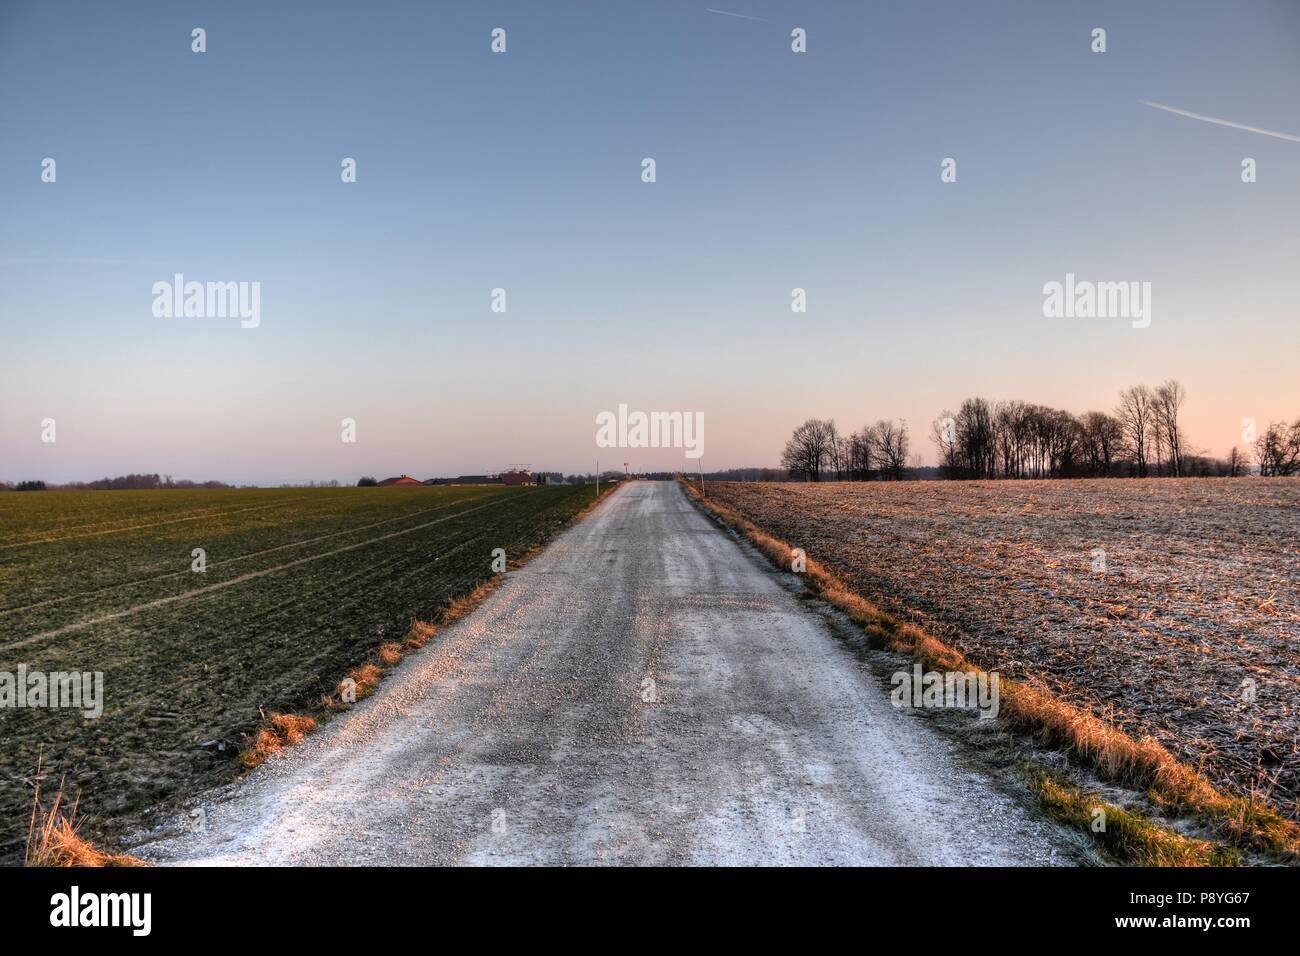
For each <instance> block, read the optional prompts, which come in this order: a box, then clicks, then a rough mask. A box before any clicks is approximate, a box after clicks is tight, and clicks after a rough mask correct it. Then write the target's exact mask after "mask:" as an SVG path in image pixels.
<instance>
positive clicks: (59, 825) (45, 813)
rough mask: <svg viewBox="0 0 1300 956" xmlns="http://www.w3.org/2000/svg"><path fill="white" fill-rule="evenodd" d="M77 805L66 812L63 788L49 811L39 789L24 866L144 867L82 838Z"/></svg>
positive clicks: (74, 804) (38, 788)
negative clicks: (42, 800) (100, 848)
mask: <svg viewBox="0 0 1300 956" xmlns="http://www.w3.org/2000/svg"><path fill="white" fill-rule="evenodd" d="M80 830H81V821H80V820H78V819H77V804H76V803H75V802H74V803H73V804H72V805H71V806H70V807H68V808H67V810H66V812H65V811H64V797H63V788H62V787H60V788H59V791H58V793H56V794H55V795H54V802H53V803H52V804H51V805H50V806H49V807H48V808H47V807H44V806H43V805H42V804H41V789H40V787H39V786H38V787H37V788H36V793H35V795H34V796H33V798H32V818H31V823H30V824H29V825H28V828H27V846H26V848H25V849H24V851H23V866H145V865H146V864H145V862H144V861H143V860H139V859H136V858H135V857H133V856H129V855H127V854H125V853H103V852H101V851H99V850H96V849H95V848H94V847H93V846H91V845H90V844H89V843H88V842H87V841H86V840H85V838H83V837H82V836H81V833H80Z"/></svg>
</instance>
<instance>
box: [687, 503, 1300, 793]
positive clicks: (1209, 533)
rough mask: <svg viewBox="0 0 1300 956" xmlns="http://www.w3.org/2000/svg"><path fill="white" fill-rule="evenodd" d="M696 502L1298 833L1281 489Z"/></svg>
mask: <svg viewBox="0 0 1300 956" xmlns="http://www.w3.org/2000/svg"><path fill="white" fill-rule="evenodd" d="M708 492H709V496H710V497H712V498H715V499H717V500H720V501H722V502H724V503H726V504H728V505H730V506H731V507H733V508H735V509H737V510H738V511H740V512H742V513H743V514H745V515H746V516H748V517H749V518H750V520H751V521H753V522H755V523H756V524H758V525H759V526H760V527H762V528H764V529H765V530H767V531H769V532H771V533H772V534H774V535H776V536H777V537H779V538H781V539H783V540H785V541H786V542H788V543H789V544H791V545H792V546H793V547H799V548H803V549H805V550H806V551H807V553H808V556H809V557H810V558H815V559H818V560H820V561H822V562H823V563H825V564H826V565H828V566H829V567H830V568H832V569H833V570H835V571H837V572H838V573H839V574H841V575H842V576H843V577H845V578H846V579H848V580H849V581H850V582H851V583H853V584H854V585H855V586H856V587H857V588H858V589H859V590H860V591H861V592H862V593H863V594H864V595H865V596H867V597H868V598H871V599H873V600H875V601H877V602H878V603H880V604H882V605H884V606H886V607H888V608H889V609H891V610H893V611H895V612H901V613H903V614H905V615H908V616H911V617H913V618H915V619H917V620H918V621H919V622H920V623H922V624H924V625H925V626H927V627H928V628H929V629H931V630H932V631H934V632H935V633H937V634H938V635H940V636H942V637H944V638H945V639H947V640H948V641H949V642H951V643H953V644H954V645H956V646H957V647H959V648H960V649H961V650H962V651H963V652H964V653H965V654H966V655H967V656H968V657H970V658H971V659H973V660H975V661H976V662H977V663H979V664H980V665H982V666H984V667H986V668H990V669H996V670H998V671H1000V672H1001V673H1002V674H1004V675H1005V676H1007V677H1012V678H1019V679H1029V680H1033V679H1041V680H1043V681H1045V682H1046V683H1047V684H1048V685H1049V686H1050V687H1051V688H1053V689H1054V690H1055V691H1056V692H1058V693H1059V694H1060V695H1062V696H1063V697H1065V698H1066V699H1068V700H1071V701H1072V702H1075V703H1081V704H1086V705H1088V706H1090V707H1092V708H1093V709H1094V710H1095V711H1097V712H1099V713H1105V714H1107V715H1109V716H1110V717H1111V719H1113V720H1114V721H1115V722H1116V723H1118V724H1119V725H1120V726H1122V727H1124V728H1125V729H1126V730H1128V731H1129V732H1131V733H1135V734H1151V735H1154V736H1155V737H1156V738H1157V739H1159V740H1160V741H1161V742H1162V743H1163V744H1165V745H1166V746H1167V747H1168V748H1169V749H1170V750H1172V751H1173V752H1174V753H1175V754H1177V755H1178V756H1180V757H1181V758H1183V759H1184V760H1186V761H1187V762H1189V763H1191V764H1193V765H1195V766H1197V767H1200V768H1201V769H1202V770H1203V771H1204V772H1205V773H1206V774H1207V775H1208V776H1209V777H1210V778H1211V779H1212V780H1215V781H1216V782H1219V783H1222V784H1224V785H1226V786H1228V787H1230V788H1232V789H1234V790H1237V791H1239V792H1240V791H1243V790H1247V789H1252V788H1255V789H1259V790H1260V791H1262V792H1264V793H1266V794H1268V795H1269V798H1270V799H1271V800H1272V801H1273V802H1274V803H1275V805H1277V806H1278V808H1279V809H1280V810H1282V811H1283V812H1284V813H1286V814H1288V815H1290V816H1292V817H1295V816H1297V815H1300V811H1298V809H1297V797H1298V796H1300V743H1298V742H1297V741H1298V738H1300V551H1298V550H1297V549H1300V480H1296V479H1287V478H1277V479H1250V478H1238V479H1199V478H1188V479H1145V480H1122V479H1104V480H1093V481H1051V482H1045V481H996V482H959V481H944V482H866V483H849V482H844V483H823V484H761V483H740V482H718V483H710V485H709V488H708Z"/></svg>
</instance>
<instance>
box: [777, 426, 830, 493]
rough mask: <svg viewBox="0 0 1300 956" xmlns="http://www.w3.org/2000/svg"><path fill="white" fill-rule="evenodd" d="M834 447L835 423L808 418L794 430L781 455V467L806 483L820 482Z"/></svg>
mask: <svg viewBox="0 0 1300 956" xmlns="http://www.w3.org/2000/svg"><path fill="white" fill-rule="evenodd" d="M834 445H835V423H834V422H832V421H828V420H826V419H821V418H810V419H808V420H807V421H806V422H804V423H803V424H802V425H800V426H799V427H798V428H796V429H795V430H794V434H792V435H791V436H790V440H789V441H788V442H786V445H785V451H783V452H782V453H781V466H782V467H783V468H786V469H788V470H789V471H790V473H791V474H792V475H802V476H803V477H804V478H805V479H807V480H808V481H821V480H822V470H823V469H824V468H825V466H826V465H827V464H828V463H829V460H830V457H831V453H832V447H833V446H834Z"/></svg>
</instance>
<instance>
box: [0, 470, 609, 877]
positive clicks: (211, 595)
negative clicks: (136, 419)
mask: <svg viewBox="0 0 1300 956" xmlns="http://www.w3.org/2000/svg"><path fill="white" fill-rule="evenodd" d="M594 495H595V492H594V490H593V489H592V488H591V487H590V486H586V487H583V486H574V487H540V488H505V487H500V486H488V487H465V488H447V487H441V488H433V487H429V488H337V489H308V488H300V489H276V490H270V489H255V490H233V489H232V490H192V491H190V490H168V491H91V492H62V491H48V492H32V493H11V494H4V495H0V672H9V673H12V674H16V673H17V671H18V667H19V665H20V664H26V665H27V668H28V669H29V671H30V670H40V671H44V672H54V671H74V670H75V671H82V672H85V671H89V672H94V671H101V672H103V674H104V694H103V699H104V713H103V716H102V717H100V718H98V719H94V720H87V719H86V718H85V717H84V716H83V715H82V714H81V713H78V712H74V711H70V710H58V709H48V708H40V709H33V708H23V709H16V708H12V707H0V818H2V819H3V823H2V824H0V862H13V861H14V860H15V859H16V858H17V855H18V854H20V853H21V841H22V839H23V838H24V836H25V833H26V826H27V815H28V814H29V813H30V810H31V801H32V793H33V787H34V785H35V784H36V783H37V782H38V780H37V767H38V764H39V765H40V767H41V772H40V781H39V782H40V783H41V789H42V791H43V792H45V793H49V792H50V791H52V790H54V789H57V787H58V785H59V783H60V781H61V780H64V781H66V789H67V790H68V791H69V793H70V794H71V795H74V796H77V795H79V796H80V800H81V809H82V811H83V813H89V814H90V815H91V816H92V817H93V822H92V823H91V827H92V832H93V833H97V834H111V833H113V832H115V831H117V830H119V829H120V828H121V827H122V826H124V825H127V824H129V823H130V822H131V821H133V820H134V819H136V818H137V817H138V814H139V812H140V811H141V810H142V809H143V808H145V807H147V806H149V805H150V804H153V803H155V802H157V801H159V800H162V799H165V798H168V797H177V796H186V795H188V794H191V793H194V792H196V791H197V790H199V789H202V788H204V787H207V786H211V785H214V784H217V783H221V782H223V781H226V780H229V779H230V778H231V777H232V776H234V775H235V773H237V771H238V766H239V765H238V760H237V757H236V755H237V753H238V750H239V749H240V748H241V747H242V746H243V745H244V743H245V742H246V739H247V735H248V734H250V733H251V732H253V731H254V730H255V729H256V727H257V726H258V724H259V722H260V720H261V713H263V712H266V713H269V712H270V711H272V710H282V709H293V708H297V707H303V706H309V705H310V704H311V702H313V701H316V700H318V699H319V697H320V695H321V694H322V693H325V692H327V691H330V690H331V689H333V687H334V686H335V684H336V682H337V681H338V680H339V679H340V678H341V677H342V676H343V675H344V674H345V673H346V672H347V671H348V670H349V669H350V668H352V667H354V666H356V665H358V664H361V663H363V662H365V661H367V660H368V659H370V658H371V655H372V654H373V651H374V649H375V648H376V647H377V646H378V645H379V644H380V643H381V642H384V641H393V640H398V639H400V638H401V637H402V636H403V635H404V634H405V633H406V631H407V629H408V627H409V624H410V622H411V619H412V618H416V619H420V620H435V619H436V618H437V616H438V614H439V613H440V611H441V610H442V609H443V608H445V607H446V606H447V604H448V603H450V602H451V601H452V600H453V599H454V598H456V597H458V596H460V595H463V594H465V593H466V592H468V591H470V590H472V589H473V588H474V587H475V586H476V585H477V584H479V583H481V582H483V581H485V580H487V579H489V578H490V577H492V570H491V560H492V550H493V549H494V548H504V549H505V551H506V555H507V557H508V559H509V560H510V561H511V562H512V563H513V562H514V561H515V560H516V559H518V558H520V557H522V556H523V555H524V554H525V553H527V552H528V551H529V550H530V549H531V548H532V547H534V546H535V545H538V544H541V543H542V542H544V541H545V540H546V539H547V538H549V537H550V536H552V535H553V534H554V533H555V532H556V531H557V530H559V529H560V528H562V527H563V526H564V524H565V523H566V522H568V521H569V520H570V519H571V518H572V517H573V516H574V515H575V514H576V513H577V512H579V511H580V510H581V509H582V508H583V507H585V506H586V505H588V504H590V503H591V502H592V500H593V498H594ZM196 548H202V549H204V551H205V552H206V562H207V566H206V571H204V572H203V573H196V572H195V571H193V570H191V565H192V562H193V561H194V558H193V557H192V556H191V555H192V552H193V550H194V549H196ZM218 744H224V745H225V746H224V749H222V748H221V747H219V746H218Z"/></svg>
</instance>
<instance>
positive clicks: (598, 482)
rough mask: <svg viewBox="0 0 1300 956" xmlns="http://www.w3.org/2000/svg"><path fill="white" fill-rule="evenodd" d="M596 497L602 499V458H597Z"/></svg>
mask: <svg viewBox="0 0 1300 956" xmlns="http://www.w3.org/2000/svg"><path fill="white" fill-rule="evenodd" d="M596 499H597V500H599V499H600V459H599V458H597V459H596Z"/></svg>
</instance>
